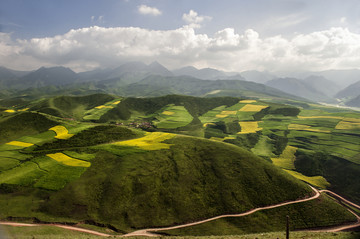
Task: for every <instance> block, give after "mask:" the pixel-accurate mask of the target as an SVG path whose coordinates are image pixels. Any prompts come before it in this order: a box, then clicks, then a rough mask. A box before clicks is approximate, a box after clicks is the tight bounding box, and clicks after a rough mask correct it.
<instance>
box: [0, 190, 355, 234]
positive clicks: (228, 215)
mask: <svg viewBox="0 0 360 239" xmlns="http://www.w3.org/2000/svg"><path fill="white" fill-rule="evenodd" d="M310 187H311V189H312V190H313V191H314V193H315V194H314V195H313V196H311V197H309V198H304V199H299V200H295V201H290V202H284V203H279V204H275V205H270V206H266V207H259V208H255V209H252V210H250V211H247V212H244V213H240V214H227V215H220V216H216V217H212V218H209V219H205V220H201V221H197V222H192V223H187V224H182V225H177V226H171V227H162V228H149V229H142V230H138V231H134V232H131V233H128V234H125V235H121V237H122V236H125V237H129V236H149V237H154V236H159V235H158V234H156V232H159V231H166V230H172V229H178V228H184V227H190V226H195V225H199V224H202V223H206V222H210V221H214V220H217V219H220V218H226V217H243V216H246V215H250V214H252V213H255V212H257V211H262V210H267V209H272V208H277V207H282V206H286V205H290V204H296V203H302V202H307V201H310V200H314V199H316V198H318V197H319V196H320V193H328V194H331V195H333V196H334V197H336V198H338V199H339V200H341V201H344V202H345V203H347V204H349V205H351V206H353V207H355V208H358V209H360V206H359V205H357V204H355V203H352V202H350V201H348V200H346V199H345V198H343V197H341V196H340V195H338V194H336V193H334V192H332V191H329V190H321V191H318V190H317V189H315V188H313V187H312V186H310ZM349 211H350V212H351V213H352V214H354V215H355V216H356V218H357V222H356V223H355V224H351V225H345V226H338V227H333V228H330V229H321V230H313V231H314V232H318V231H319V232H337V231H343V230H347V229H351V228H355V227H358V226H360V217H359V216H358V215H356V214H355V213H354V212H352V211H351V210H349ZM0 224H2V225H9V226H28V227H34V226H45V225H47V226H55V227H60V228H64V229H68V230H73V231H79V232H84V233H89V234H93V235H97V236H104V237H110V236H114V235H110V234H106V233H101V232H97V231H93V230H88V229H84V228H79V227H74V226H67V225H61V224H30V223H16V222H0Z"/></svg>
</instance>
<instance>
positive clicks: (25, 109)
mask: <svg viewBox="0 0 360 239" xmlns="http://www.w3.org/2000/svg"><path fill="white" fill-rule="evenodd" d="M28 109H29V108H24V109H21V110H18V111H27V110H28Z"/></svg>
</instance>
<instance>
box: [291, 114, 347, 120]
mask: <svg viewBox="0 0 360 239" xmlns="http://www.w3.org/2000/svg"><path fill="white" fill-rule="evenodd" d="M298 118H299V119H342V118H344V117H341V116H331V115H322V116H300V115H299V116H298Z"/></svg>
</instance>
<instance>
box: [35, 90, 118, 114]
mask: <svg viewBox="0 0 360 239" xmlns="http://www.w3.org/2000/svg"><path fill="white" fill-rule="evenodd" d="M114 99H115V97H113V96H110V95H107V94H94V95H86V96H58V97H53V98H49V99H44V100H42V101H40V102H39V103H36V104H35V105H34V106H32V107H31V108H30V110H34V111H38V112H43V113H47V114H51V115H54V116H62V117H67V118H75V119H78V120H82V117H83V116H84V114H85V112H86V111H87V110H90V109H92V108H94V107H96V106H100V105H103V104H105V103H106V102H109V101H112V100H114Z"/></svg>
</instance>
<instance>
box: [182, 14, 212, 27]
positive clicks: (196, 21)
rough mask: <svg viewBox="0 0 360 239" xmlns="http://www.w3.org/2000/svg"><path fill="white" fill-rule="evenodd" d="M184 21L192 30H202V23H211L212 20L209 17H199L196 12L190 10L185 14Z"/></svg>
mask: <svg viewBox="0 0 360 239" xmlns="http://www.w3.org/2000/svg"><path fill="white" fill-rule="evenodd" d="M182 19H183V20H184V21H185V22H186V23H188V24H189V26H190V27H192V28H200V27H201V23H203V22H205V21H210V20H211V19H212V18H211V17H209V16H199V15H198V13H197V12H195V11H194V10H190V11H189V13H188V14H186V13H184V14H183V16H182Z"/></svg>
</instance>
